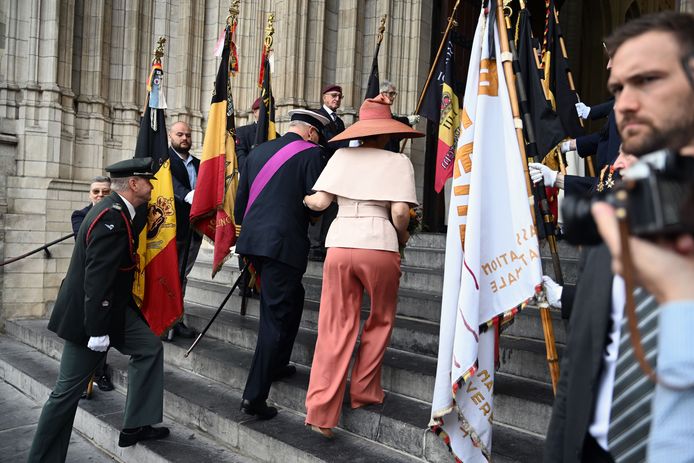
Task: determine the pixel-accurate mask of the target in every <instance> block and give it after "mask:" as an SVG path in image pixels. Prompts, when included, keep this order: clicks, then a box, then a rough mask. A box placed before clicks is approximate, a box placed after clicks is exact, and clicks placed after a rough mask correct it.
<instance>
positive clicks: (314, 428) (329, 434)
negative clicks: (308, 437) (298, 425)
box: [306, 423, 335, 439]
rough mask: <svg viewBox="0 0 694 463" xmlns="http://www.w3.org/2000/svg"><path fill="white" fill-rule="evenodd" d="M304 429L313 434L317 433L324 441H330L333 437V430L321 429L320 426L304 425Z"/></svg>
mask: <svg viewBox="0 0 694 463" xmlns="http://www.w3.org/2000/svg"><path fill="white" fill-rule="evenodd" d="M306 427H307V428H309V429H310V430H311V431H313V432H317V433H318V434H320V435H321V436H323V437H325V438H326V439H332V438H334V437H335V434H334V433H333V430H332V429H331V428H321V427H320V426H316V425H315V424H308V423H306Z"/></svg>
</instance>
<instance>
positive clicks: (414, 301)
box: [0, 234, 577, 463]
mask: <svg viewBox="0 0 694 463" xmlns="http://www.w3.org/2000/svg"><path fill="white" fill-rule="evenodd" d="M444 241H445V237H444V236H443V235H436V234H420V235H417V236H415V237H413V238H412V241H411V243H410V246H409V247H408V248H407V250H406V254H405V260H404V261H403V267H402V269H403V276H402V278H401V289H400V293H399V304H398V316H397V320H396V323H395V327H394V330H393V335H392V338H391V345H390V347H389V348H388V350H387V352H386V355H385V360H384V367H383V386H384V388H385V389H386V399H385V401H384V403H383V404H382V405H379V406H367V407H364V408H361V409H358V410H351V409H350V408H349V406H346V407H344V408H343V413H342V417H341V420H340V424H339V429H338V430H337V432H336V439H335V440H334V441H327V440H325V439H323V438H322V437H321V436H318V435H317V434H315V433H312V432H310V431H308V430H307V429H305V428H304V426H303V418H304V413H305V409H304V400H305V397H306V389H307V386H308V378H309V371H310V370H309V368H310V365H311V361H312V357H313V348H314V344H315V340H316V327H317V320H318V306H319V304H318V301H319V300H320V291H321V274H322V264H320V263H316V262H310V263H309V268H308V270H307V272H306V275H305V277H304V286H305V288H306V304H305V308H304V314H303V319H302V324H301V329H300V332H299V334H298V336H297V339H296V344H295V347H294V350H293V354H292V361H293V362H294V363H295V364H296V365H297V369H298V372H297V374H296V375H295V376H294V377H292V378H290V379H288V380H282V381H278V382H276V383H274V385H273V387H272V390H271V394H270V402H272V403H274V404H277V405H278V406H279V407H280V413H279V415H278V416H277V417H276V418H275V419H272V420H269V421H258V420H255V419H253V418H250V417H248V416H247V415H244V414H243V413H242V412H240V411H239V410H238V407H239V403H240V401H241V392H242V389H243V387H244V385H245V381H246V376H247V373H248V368H249V365H250V361H251V357H252V355H253V349H254V347H255V342H256V333H257V325H258V319H257V317H258V311H259V307H258V300H257V299H250V300H249V301H248V313H247V315H246V316H245V317H242V316H240V315H239V307H240V302H241V301H240V298H239V297H238V296H236V295H233V296H232V297H231V299H230V301H229V302H228V303H227V305H226V308H225V310H224V311H223V312H222V313H221V314H220V316H219V318H218V319H217V320H216V322H215V323H214V324H213V325H212V327H211V329H210V331H209V332H208V333H207V336H206V338H205V339H204V340H203V341H202V342H201V343H200V344H199V345H198V347H197V348H196V349H195V351H193V353H192V354H191V355H190V356H189V357H188V358H184V357H183V354H184V352H185V350H186V349H187V348H188V346H189V344H190V342H188V341H186V342H182V341H181V340H175V341H174V342H173V343H165V362H166V365H165V373H166V378H165V413H166V419H165V423H166V424H167V425H173V426H174V429H173V436H172V437H171V438H170V439H167V440H166V441H161V442H151V443H146V444H144V445H137V446H135V447H132V448H130V449H118V448H117V447H115V442H116V436H117V432H118V429H119V427H120V423H119V421H120V417H121V410H122V407H123V402H124V396H123V393H124V392H125V389H126V387H127V359H126V358H125V357H123V356H121V355H119V354H118V353H117V352H115V351H112V352H111V353H109V364H110V365H111V366H112V369H113V380H114V383H115V384H116V386H117V392H112V393H99V391H96V396H95V398H94V399H93V400H92V401H89V402H87V401H83V403H82V404H81V405H80V410H79V412H78V419H77V420H76V422H75V428H76V429H77V430H79V431H80V432H81V433H82V434H85V435H87V436H88V437H89V438H90V439H92V440H93V441H94V442H95V443H96V444H97V445H98V446H100V447H102V448H104V449H105V450H106V451H107V452H109V453H110V454H112V455H115V456H116V458H117V459H119V460H121V461H148V462H149V461H181V462H183V461H196V460H200V459H202V460H203V461H244V462H246V461H248V462H251V461H263V462H280V461H281V462H286V461H291V462H342V461H345V462H444V461H453V458H452V457H451V455H450V453H449V452H448V450H447V448H446V447H445V445H444V444H443V443H442V441H441V440H440V439H439V438H438V437H436V436H434V435H433V434H432V433H430V432H428V431H427V424H428V422H429V415H430V408H431V397H432V391H433V389H434V377H435V372H436V356H437V351H438V335H439V326H438V322H439V316H440V304H441V286H442V280H443V263H444V249H443V248H444ZM544 254H545V253H544V252H543V256H544ZM560 255H562V261H563V270H564V275H565V279H566V280H567V281H569V282H571V281H572V280H574V279H575V273H576V261H577V259H576V252H575V250H573V249H572V248H569V247H566V248H565V247H563V246H562V247H561V248H560ZM564 256H565V257H564ZM211 259H212V255H211V250H209V249H205V248H203V249H202V250H201V252H200V255H199V257H198V260H197V263H196V265H195V268H194V269H193V271H192V272H191V275H190V276H189V282H188V288H187V293H186V313H187V319H188V320H187V321H188V324H189V326H193V327H195V328H197V329H198V330H201V329H202V328H203V327H204V326H205V324H206V323H207V321H208V320H209V319H210V317H211V316H212V314H213V313H214V310H215V308H216V307H217V306H218V305H219V304H220V303H221V302H222V300H223V299H224V297H225V296H226V294H227V292H228V290H229V287H230V284H231V283H230V282H233V281H234V280H235V279H236V277H237V276H238V273H239V271H238V269H236V268H235V267H236V265H235V259H233V260H230V261H229V262H227V264H226V265H225V267H224V268H223V270H222V271H221V272H220V273H219V274H218V275H217V276H216V277H215V279H214V280H211V279H210V274H211ZM545 261H546V262H545ZM543 263H544V264H545V267H546V268H547V267H551V264H550V263H549V259H548V258H547V257H543ZM547 264H549V265H547ZM547 272H548V274H550V275H551V273H552V272H551V268H547ZM364 309H365V313H364V317H363V318H365V316H366V313H368V300H366V298H365V301H364ZM553 316H554V322H555V323H554V328H555V335H556V339H557V343H558V344H557V347H558V350H559V353H560V355H561V352H562V349H563V345H564V342H565V333H564V326H563V323H562V322H561V320H560V318H559V314H558V313H553ZM45 327H46V321H45V320H16V321H8V322H7V324H6V335H3V336H0V351H2V354H1V355H0V378H2V379H4V380H5V381H7V382H9V383H10V384H12V385H14V386H15V387H16V388H18V389H20V390H22V391H23V392H24V393H25V394H26V395H28V396H29V397H31V398H33V399H34V400H36V401H37V402H43V400H45V397H46V395H47V394H48V392H49V390H50V388H51V387H52V385H53V382H54V380H55V377H56V373H57V368H58V362H57V359H59V358H60V353H61V350H62V341H61V340H60V339H58V338H57V337H56V336H54V335H53V334H52V333H50V332H48V331H47V330H46V328H45ZM500 348H501V352H500V356H501V362H502V364H501V368H500V370H499V371H498V373H497V375H496V381H495V409H494V420H495V425H494V438H493V454H494V461H495V462H502V463H503V462H532V461H537V460H538V458H539V455H541V452H542V444H543V439H544V435H545V432H546V429H547V426H548V423H549V418H550V414H551V405H552V400H553V396H552V390H551V383H550V378H549V373H548V369H547V364H546V361H545V347H544V340H543V331H542V326H541V323H540V317H539V312H538V311H537V309H535V308H532V307H529V308H527V309H526V310H525V311H523V312H522V313H521V314H519V315H518V316H517V318H516V321H515V323H514V324H513V325H511V326H510V327H509V328H508V329H507V330H506V331H505V332H504V333H503V334H502V337H501V341H500ZM114 447H115V448H114ZM143 452H149V453H143ZM145 455H146V456H145Z"/></svg>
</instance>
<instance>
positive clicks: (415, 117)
mask: <svg viewBox="0 0 694 463" xmlns="http://www.w3.org/2000/svg"><path fill="white" fill-rule="evenodd" d="M419 119H420V117H419V114H412V115H411V116H407V122H408V123H409V124H410V125H411V126H415V125H417V124H418V123H419Z"/></svg>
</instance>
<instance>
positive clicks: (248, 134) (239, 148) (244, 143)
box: [236, 122, 258, 172]
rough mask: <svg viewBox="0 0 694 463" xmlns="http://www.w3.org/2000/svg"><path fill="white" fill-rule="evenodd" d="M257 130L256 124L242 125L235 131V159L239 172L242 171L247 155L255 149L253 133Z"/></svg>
mask: <svg viewBox="0 0 694 463" xmlns="http://www.w3.org/2000/svg"><path fill="white" fill-rule="evenodd" d="M257 130H258V123H257V122H254V123H252V124H248V125H242V126H241V127H238V128H237V129H236V159H237V160H238V163H239V172H243V171H244V168H245V166H246V158H247V156H248V153H250V151H251V150H252V149H253V148H255V133H256V131H257Z"/></svg>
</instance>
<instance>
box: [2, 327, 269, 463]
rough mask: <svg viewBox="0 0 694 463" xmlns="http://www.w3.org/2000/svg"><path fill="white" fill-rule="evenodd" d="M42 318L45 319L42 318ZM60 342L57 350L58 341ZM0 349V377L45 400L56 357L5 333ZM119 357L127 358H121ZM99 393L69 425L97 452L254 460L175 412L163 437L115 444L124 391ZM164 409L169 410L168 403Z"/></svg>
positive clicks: (139, 457) (137, 461)
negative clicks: (181, 421) (193, 426)
mask: <svg viewBox="0 0 694 463" xmlns="http://www.w3.org/2000/svg"><path fill="white" fill-rule="evenodd" d="M42 322H43V323H44V324H45V320H43V321H42ZM38 337H39V336H38V335H37V336H34V338H38ZM55 339H56V340H57V338H55ZM60 346H61V349H62V343H60ZM0 352H2V354H0V378H2V379H3V380H4V381H6V382H8V383H10V384H11V385H12V386H14V387H15V388H17V389H19V390H21V391H22V392H23V393H24V394H26V395H27V396H29V398H31V399H32V400H34V401H36V402H39V403H43V402H45V400H46V398H47V397H48V394H49V393H50V391H51V389H52V388H53V385H54V384H55V380H56V378H57V376H58V368H59V362H58V361H57V360H55V359H53V358H50V357H49V356H47V355H46V354H45V353H44V352H40V351H39V350H37V349H35V348H33V347H31V346H28V345H26V344H23V343H21V342H19V341H17V340H14V339H11V338H10V337H8V336H6V335H0ZM54 353H55V354H57V355H60V350H55V351H54ZM111 356H113V355H111ZM111 356H109V357H111ZM113 357H115V356H113ZM109 360H110V358H109ZM123 360H124V361H126V363H127V360H126V359H125V358H123ZM121 363H122V362H121ZM99 392H100V391H98V390H97V391H96V393H95V394H94V396H93V398H92V400H82V401H80V404H79V407H78V409H77V414H76V416H75V422H74V430H77V431H78V432H79V433H81V434H82V435H84V436H85V437H87V438H88V439H89V440H90V441H91V442H92V443H94V444H95V445H96V446H98V447H99V448H101V449H102V450H103V451H105V452H107V453H109V454H111V455H113V456H114V458H115V459H116V460H118V461H122V462H127V463H130V462H132V463H141V462H144V461H146V462H157V463H164V462H181V461H215V462H229V463H252V462H257V461H259V460H256V459H254V458H249V457H246V456H243V455H239V454H236V453H233V452H232V451H230V449H229V448H228V447H225V446H223V445H221V444H219V443H218V442H215V441H213V440H212V439H210V438H208V437H206V436H203V435H202V433H200V432H195V431H193V430H191V429H190V428H188V427H186V426H183V425H181V424H179V421H178V420H177V419H176V417H173V416H171V415H169V414H168V413H167V416H166V419H165V420H164V425H166V426H167V427H169V429H171V436H169V437H168V438H167V439H163V440H161V441H146V442H141V443H138V444H137V445H134V446H132V447H127V448H120V447H118V435H119V433H120V428H121V422H122V421H121V420H122V416H123V409H124V407H125V396H124V395H123V394H122V393H121V392H120V391H112V392H109V393H101V394H100V393H99ZM166 408H167V410H168V409H171V407H170V406H169V407H166Z"/></svg>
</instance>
